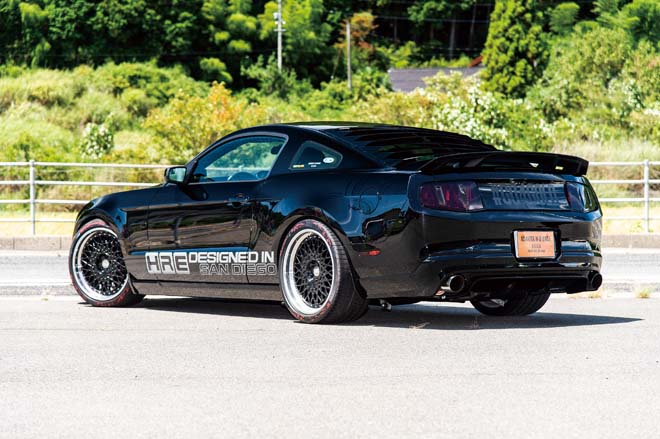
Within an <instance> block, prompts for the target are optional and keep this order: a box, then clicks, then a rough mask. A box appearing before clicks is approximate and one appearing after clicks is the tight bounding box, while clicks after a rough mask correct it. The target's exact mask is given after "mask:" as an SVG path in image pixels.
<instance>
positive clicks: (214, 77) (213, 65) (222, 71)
mask: <svg viewBox="0 0 660 439" xmlns="http://www.w3.org/2000/svg"><path fill="white" fill-rule="evenodd" d="M199 68H200V69H201V70H202V72H203V75H204V79H205V80H207V81H209V82H213V81H218V82H226V83H227V84H229V83H231V81H232V77H231V75H230V74H229V72H228V71H227V65H226V64H225V63H223V62H222V61H220V60H219V59H218V58H202V59H201V60H200V61H199Z"/></svg>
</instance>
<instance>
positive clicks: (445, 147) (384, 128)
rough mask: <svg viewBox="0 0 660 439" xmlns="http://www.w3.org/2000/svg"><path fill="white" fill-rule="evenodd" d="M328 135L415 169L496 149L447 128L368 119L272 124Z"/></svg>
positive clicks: (383, 160)
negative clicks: (440, 159)
mask: <svg viewBox="0 0 660 439" xmlns="http://www.w3.org/2000/svg"><path fill="white" fill-rule="evenodd" d="M270 126H271V127H278V126H279V127H282V128H284V127H287V128H289V129H291V128H294V129H297V130H303V131H308V132H309V131H313V132H318V133H322V134H325V135H327V136H329V137H331V138H333V139H335V140H337V141H339V142H341V143H342V144H343V145H346V146H348V147H350V148H352V149H355V150H356V151H358V152H359V153H361V154H363V155H365V156H367V157H368V158H370V159H372V160H376V161H377V162H380V163H382V164H384V165H386V166H391V167H395V168H404V167H411V168H415V167H417V165H418V164H419V165H421V164H422V163H423V162H426V161H428V160H430V159H432V158H437V157H443V156H447V155H451V154H459V153H473V152H480V151H493V150H495V148H494V147H493V146H490V145H487V144H485V143H483V142H481V141H480V140H476V139H472V138H470V137H468V136H465V135H462V134H456V133H450V132H447V131H439V130H432V129H428V128H416V127H408V126H399V125H387V124H378V123H367V122H339V121H331V122H329V121H322V122H294V123H285V124H276V125H270Z"/></svg>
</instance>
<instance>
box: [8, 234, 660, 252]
mask: <svg viewBox="0 0 660 439" xmlns="http://www.w3.org/2000/svg"><path fill="white" fill-rule="evenodd" d="M70 246H71V237H70V236H15V237H5V238H3V237H0V250H66V251H68V250H69V247H70ZM603 247H605V248H659V249H660V234H659V233H650V234H646V233H635V234H629V235H603Z"/></svg>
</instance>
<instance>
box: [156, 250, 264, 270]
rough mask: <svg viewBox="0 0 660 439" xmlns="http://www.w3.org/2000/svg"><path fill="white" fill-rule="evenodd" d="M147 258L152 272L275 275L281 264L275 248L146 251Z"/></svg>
mask: <svg viewBox="0 0 660 439" xmlns="http://www.w3.org/2000/svg"><path fill="white" fill-rule="evenodd" d="M144 260H145V263H146V266H147V272H148V273H150V274H181V275H185V274H200V275H202V276H222V275H232V276H235V275H243V274H248V275H251V276H273V275H276V274H277V265H276V264H275V256H274V254H273V252H269V251H263V252H254V251H246V252H222V251H211V252H199V251H194V252H185V251H173V252H167V251H164V252H146V253H145V254H144Z"/></svg>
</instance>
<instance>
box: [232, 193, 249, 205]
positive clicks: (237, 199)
mask: <svg viewBox="0 0 660 439" xmlns="http://www.w3.org/2000/svg"><path fill="white" fill-rule="evenodd" d="M248 201H249V198H248V197H246V196H245V194H236V195H234V196H233V197H229V200H228V202H229V204H231V205H232V206H235V207H239V206H241V205H243V204H245V203H247V202H248Z"/></svg>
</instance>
